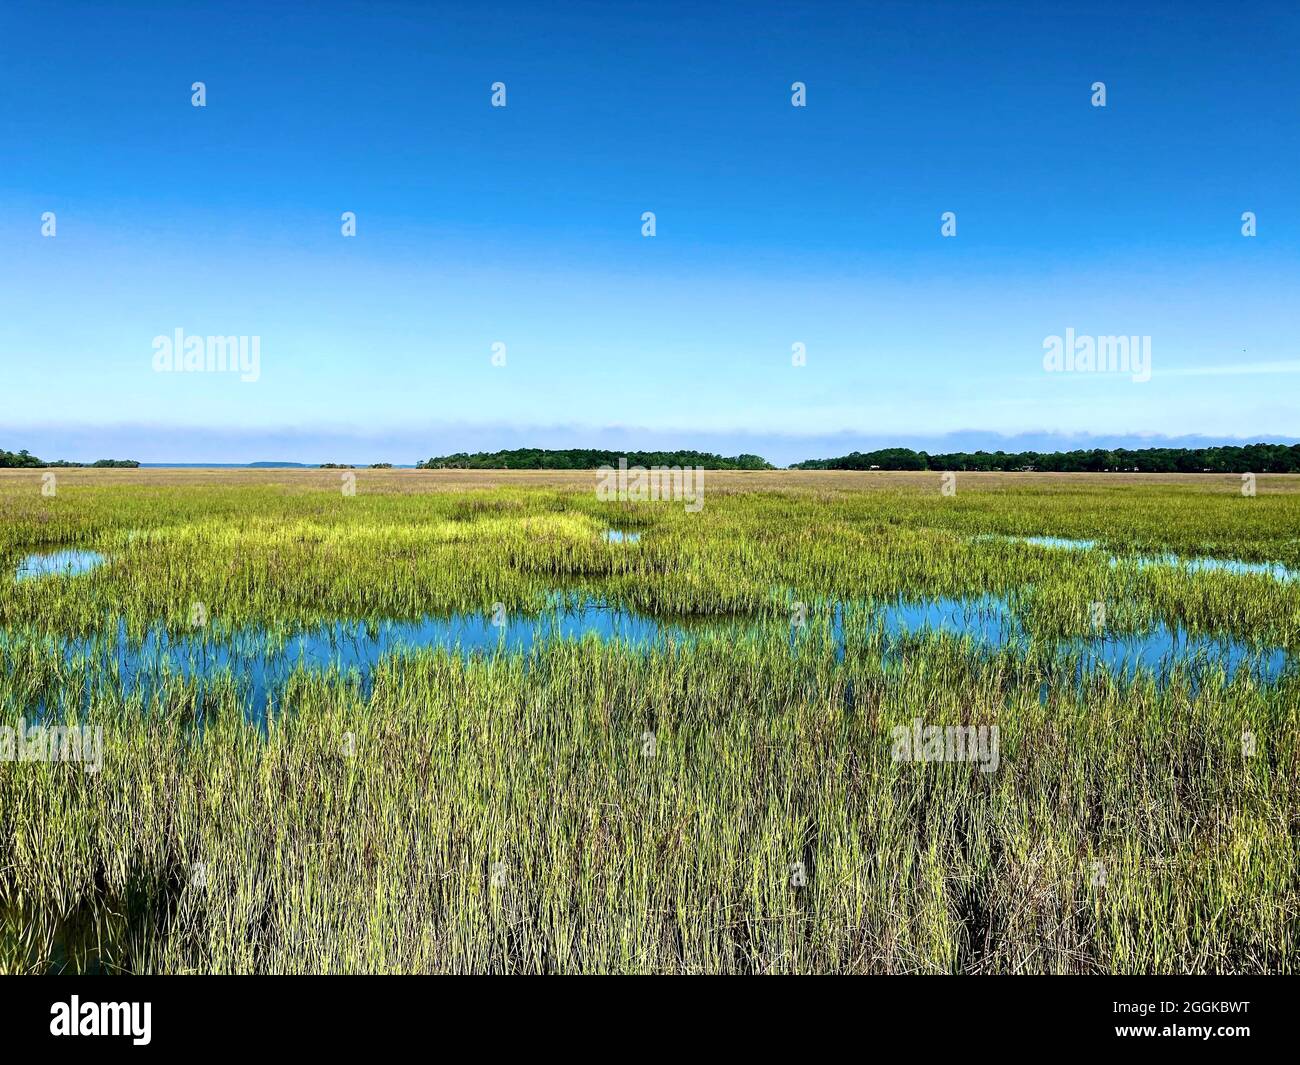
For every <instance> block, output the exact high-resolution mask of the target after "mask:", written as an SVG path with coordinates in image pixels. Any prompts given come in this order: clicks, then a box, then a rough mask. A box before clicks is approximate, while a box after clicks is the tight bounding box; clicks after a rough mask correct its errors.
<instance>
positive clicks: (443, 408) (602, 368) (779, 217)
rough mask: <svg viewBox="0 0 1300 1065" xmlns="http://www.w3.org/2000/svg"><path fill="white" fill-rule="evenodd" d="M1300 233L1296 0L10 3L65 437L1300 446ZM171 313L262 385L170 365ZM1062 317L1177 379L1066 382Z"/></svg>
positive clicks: (416, 454) (8, 191)
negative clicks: (800, 100)
mask: <svg viewBox="0 0 1300 1065" xmlns="http://www.w3.org/2000/svg"><path fill="white" fill-rule="evenodd" d="M195 81H203V82H205V84H206V86H207V106H206V107H205V108H195V107H192V106H191V102H190V96H191V89H190V86H191V83H192V82H195ZM496 81H502V82H505V83H506V86H507V93H508V97H507V98H508V106H507V107H505V108H493V107H492V106H490V96H491V89H490V86H491V85H492V83H493V82H496ZM794 81H803V82H805V83H806V84H807V107H805V108H795V107H792V106H791V105H790V86H791V83H792V82H794ZM1094 81H1104V82H1105V83H1106V86H1107V106H1106V107H1105V108H1095V107H1093V106H1091V103H1090V97H1091V88H1090V86H1091V85H1092V83H1093V82H1094ZM47 211H52V212H55V214H56V216H57V236H55V237H54V238H53V239H50V238H47V237H43V236H42V235H41V215H42V214H43V213H44V212H47ZM344 211H354V212H356V215H357V236H356V237H355V238H345V237H343V236H341V234H340V215H341V214H342V212H344ZM643 211H654V212H655V213H656V215H657V225H658V232H657V235H656V236H655V237H654V238H652V239H647V238H644V237H642V235H641V214H642V212H643ZM945 211H953V212H956V215H957V227H958V232H957V236H956V237H955V238H951V239H946V238H943V237H941V236H940V216H941V214H942V213H943V212H945ZM1243 211H1253V212H1255V213H1256V215H1257V218H1258V236H1256V237H1254V238H1246V237H1243V236H1242V235H1241V221H1240V218H1241V214H1242V212H1243ZM1298 253H1300V8H1297V6H1296V5H1295V4H1294V3H1288V4H1283V3H1277V4H1252V3H1242V4H1223V3H1216V4H1205V5H1200V4H1195V3H1167V4H1166V3H1160V4H1133V3H1123V4H1105V3H1103V4H1094V3H1088V4H1057V3H1050V4H1049V3H1043V4H1024V5H1021V4H979V3H969V2H967V3H952V4H939V3H897V4H878V3H861V4H764V3H751V4H737V5H720V6H718V5H703V4H685V5H681V6H674V5H671V4H665V3H652V4H651V3H647V4H627V3H617V4H610V3H565V4H538V3H534V4H518V5H516V4H512V3H491V4H472V5H471V4H459V3H458V4H399V3H387V4H360V3H357V4H310V5H309V4H292V5H290V4H270V3H259V4H250V5H247V6H244V5H239V4H235V3H222V4H213V5H206V4H201V3H200V4H183V5H180V4H155V5H145V4H123V5H113V9H112V10H110V9H109V8H108V7H107V6H104V5H100V4H57V3H55V4H49V3H46V4H39V5H36V4H25V3H18V4H13V3H6V4H5V5H4V7H3V8H0V380H3V388H0V447H7V448H11V449H13V448H17V447H21V446H26V447H29V448H30V449H31V450H32V451H34V452H35V453H37V454H40V455H42V456H43V457H59V456H63V457H70V458H96V457H100V456H101V455H122V456H130V457H134V458H139V459H143V460H146V461H165V460H178V461H179V460H192V461H197V460H210V461H218V462H219V461H231V462H236V461H245V460H250V459H259V458H266V459H276V458H283V459H298V460H303V461H325V460H340V461H342V460H346V461H378V460H389V461H395V462H411V461H414V460H415V459H417V458H421V457H425V456H427V455H429V454H431V453H434V452H441V451H444V450H458V449H461V448H462V447H469V448H477V447H495V446H519V445H525V444H541V445H546V446H563V445H591V446H601V445H604V444H609V445H610V446H615V447H624V446H638V445H659V444H680V445H683V446H706V447H709V448H711V449H718V450H724V451H728V452H732V451H738V450H751V451H758V452H760V453H762V454H766V455H768V457H770V458H773V459H774V460H777V461H793V460H796V459H800V458H806V457H810V456H813V455H824V454H827V453H838V452H839V451H841V450H849V449H851V448H852V447H855V446H867V445H871V444H877V443H893V442H898V443H921V444H929V445H931V446H934V445H937V444H942V443H943V442H945V441H957V442H960V443H962V444H967V445H969V444H979V443H984V444H989V445H994V446H997V445H999V444H1005V445H1008V446H1018V442H1021V441H1028V442H1029V443H1031V444H1036V445H1038V444H1042V443H1043V442H1044V441H1050V440H1060V441H1062V442H1063V446H1064V445H1066V444H1069V443H1070V442H1071V441H1075V440H1081V439H1085V437H1084V436H1081V435H1080V434H1093V435H1095V436H1097V437H1098V438H1100V439H1106V440H1129V439H1135V438H1136V434H1161V435H1168V436H1181V435H1184V434H1195V435H1197V436H1198V437H1202V438H1215V439H1220V438H1221V439H1228V438H1233V437H1250V438H1252V439H1255V438H1258V439H1280V438H1287V437H1296V436H1300V398H1298V397H1300V373H1298V372H1297V371H1300V342H1298V341H1297V337H1300V298H1298V297H1300V254H1298ZM178 328H179V329H183V330H184V331H185V332H186V333H187V334H191V335H194V334H197V335H205V334H222V335H241V334H242V335H249V336H253V335H256V336H259V337H260V338H261V377H260V379H259V380H258V381H257V382H255V383H243V382H240V381H239V380H238V379H237V377H236V376H235V375H226V376H216V375H211V374H170V375H167V374H158V373H155V372H154V370H153V366H152V357H153V348H152V343H153V338H154V337H155V336H158V335H170V334H172V333H173V332H174V331H175V330H176V329H178ZM1067 328H1073V329H1074V330H1075V331H1076V332H1077V333H1081V334H1092V335H1109V334H1122V335H1134V334H1136V335H1147V336H1150V337H1151V338H1152V341H1151V343H1152V363H1153V371H1154V372H1153V375H1152V378H1151V380H1150V381H1148V382H1146V383H1144V384H1137V383H1134V382H1133V381H1132V380H1131V379H1130V378H1129V377H1127V376H1121V375H1079V374H1074V375H1070V374H1048V373H1045V372H1044V371H1043V368H1042V357H1043V346H1042V345H1043V340H1044V338H1045V337H1047V336H1051V335H1054V334H1057V335H1059V334H1063V333H1064V332H1065V330H1066V329H1067ZM497 341H500V342H503V343H505V345H506V365H505V366H504V367H494V366H493V365H492V364H491V362H490V356H491V349H492V344H493V343H494V342H497ZM795 342H802V343H804V344H806V346H807V365H806V366H802V367H794V366H792V365H791V357H790V355H791V345H792V344H793V343H795ZM1004 436H1006V437H1009V438H1010V439H1009V440H1004V439H1003V437H1004Z"/></svg>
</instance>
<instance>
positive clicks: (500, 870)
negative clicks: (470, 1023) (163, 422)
mask: <svg viewBox="0 0 1300 1065" xmlns="http://www.w3.org/2000/svg"><path fill="white" fill-rule="evenodd" d="M446 473H452V471H446ZM1298 482H1300V479H1297V478H1282V477H1278V478H1265V477H1261V478H1260V479H1259V482H1258V493H1257V495H1256V496H1255V497H1253V498H1249V497H1244V496H1242V495H1241V493H1240V482H1239V480H1238V479H1235V478H1213V477H1210V478H1205V479H1200V478H1149V479H1142V478H1131V477H1117V478H1110V477H1107V476H1106V475H1100V476H1096V477H1088V476H1051V475H1045V476H1041V477H1037V476H1033V475H989V476H977V475H959V477H958V492H957V495H956V496H955V497H946V496H943V495H942V494H941V493H940V490H939V486H940V482H939V478H938V477H937V476H935V475H924V476H922V475H899V476H892V477H891V476H888V475H872V474H866V475H849V476H841V475H836V474H817V473H800V474H767V473H764V474H750V475H745V474H726V475H724V474H719V475H717V476H716V477H714V478H709V477H708V475H706V482H705V484H706V494H705V506H704V508H703V510H702V511H700V512H699V513H698V514H691V513H687V512H686V511H685V509H684V508H683V507H682V506H681V505H680V504H672V503H654V504H649V503H646V504H609V503H601V502H599V501H598V500H597V499H596V497H595V491H594V486H595V478H594V475H592V474H569V473H565V474H539V475H532V476H529V475H526V474H510V475H497V474H472V475H467V474H459V473H455V474H453V475H452V476H447V475H445V473H444V471H428V472H425V471H418V472H417V471H411V472H407V471H365V470H358V471H356V489H357V494H356V495H355V496H347V495H344V494H343V492H342V491H341V490H340V487H339V486H340V485H341V483H342V482H341V477H340V476H338V475H337V471H332V472H325V471H293V472H286V471H267V472H258V473H243V472H238V473H236V472H201V473H200V472H193V471H183V472H172V471H104V472H102V473H91V472H80V471H71V472H70V473H68V474H66V475H65V474H64V473H63V472H59V474H58V482H57V483H58V488H57V494H56V495H55V496H53V497H50V496H43V495H41V492H40V487H41V481H40V477H39V475H38V474H34V473H25V474H11V475H4V476H0V556H2V557H3V559H4V561H5V564H6V566H9V565H15V564H16V563H17V560H18V559H19V558H20V557H21V556H22V555H23V554H25V553H27V552H29V551H33V550H39V549H44V548H47V547H52V546H56V545H78V546H88V547H93V548H95V549H97V550H99V551H101V552H103V553H104V554H105V555H106V556H107V557H108V559H109V562H108V563H107V564H106V565H105V566H104V567H102V568H100V569H98V570H95V571H92V572H90V573H87V574H84V575H81V576H77V577H71V578H45V579H40V580H33V581H23V582H19V583H14V582H13V581H12V580H10V579H8V578H6V579H4V580H0V628H3V629H4V630H5V632H6V633H7V635H6V637H5V642H4V644H3V647H2V649H0V665H3V667H4V675H3V678H0V724H9V725H12V724H14V723H16V721H17V719H18V717H19V716H20V715H21V714H27V715H28V716H29V717H30V714H31V712H32V710H33V708H34V706H35V703H36V701H37V700H38V699H39V698H40V697H41V696H42V695H48V694H49V693H50V692H52V691H55V690H58V691H66V692H79V691H83V690H88V689H92V688H93V690H94V692H95V694H94V696H93V697H92V699H91V704H90V709H89V711H88V721H89V722H90V723H92V724H96V725H99V726H101V727H102V728H103V730H104V743H105V747H104V764H103V768H102V769H101V771H100V772H98V773H87V772H85V771H84V770H83V768H82V767H80V766H78V765H76V764H55V765H50V764H45V763H40V762H32V763H17V764H15V763H5V762H0V970H3V971H48V970H50V969H52V968H53V969H60V968H65V969H81V968H87V967H90V968H95V967H98V968H102V969H105V970H107V971H126V972H143V971H168V972H206V971H219V972H248V971H272V972H282V971H331V972H333V971H349V972H350V971H385V972H406V971H475V972H477V971H528V972H534V971H545V972H579V971H587V972H624V971H633V972H642V971H654V972H663V971H668V972H796V971H797V972H827V971H862V972H1182V971H1250V972H1261V971H1294V970H1295V969H1296V968H1297V967H1298V966H1297V953H1296V951H1297V936H1298V935H1300V894H1298V893H1297V849H1296V843H1295V836H1294V833H1295V825H1296V823H1297V819H1298V818H1300V801H1298V800H1300V784H1298V783H1297V779H1298V778H1297V773H1296V769H1297V741H1296V735H1297V732H1296V730H1297V726H1298V725H1300V721H1298V720H1297V718H1298V717H1300V685H1298V684H1297V680H1296V677H1295V674H1294V673H1293V672H1292V673H1288V674H1286V675H1284V676H1283V677H1282V678H1281V679H1280V680H1278V681H1276V682H1274V683H1265V682H1262V681H1260V680H1258V679H1257V678H1253V677H1251V676H1250V675H1249V674H1247V673H1244V672H1241V673H1237V674H1235V675H1234V676H1233V677H1231V678H1228V677H1226V676H1223V677H1215V676H1213V675H1206V674H1205V673H1204V672H1202V673H1200V674H1198V675H1197V676H1196V677H1195V678H1193V676H1192V675H1191V673H1190V672H1189V671H1184V670H1175V671H1174V673H1173V674H1172V675H1170V676H1167V677H1163V678H1160V679H1159V682H1157V679H1156V678H1152V677H1145V676H1144V677H1142V678H1140V679H1139V680H1137V681H1136V682H1131V683H1130V682H1123V681H1117V680H1115V679H1114V678H1112V677H1110V676H1109V675H1108V674H1106V673H1105V672H1103V671H1096V672H1086V673H1085V675H1084V676H1083V678H1082V681H1081V682H1078V683H1076V682H1075V678H1074V670H1073V667H1074V665H1077V663H1076V662H1073V661H1072V660H1069V659H1068V658H1067V659H1065V660H1061V659H1059V657H1056V656H1054V655H1053V654H1052V653H1051V651H1050V648H1051V647H1052V646H1053V644H1054V641H1055V640H1056V639H1057V638H1059V637H1061V636H1077V635H1083V634H1086V633H1088V632H1089V631H1090V626H1091V624H1092V622H1091V616H1090V606H1091V604H1092V603H1094V602H1098V601H1100V602H1104V603H1105V604H1106V606H1107V625H1108V627H1109V628H1110V629H1111V630H1113V631H1140V630H1141V629H1143V628H1144V627H1146V626H1148V625H1150V624H1151V623H1153V622H1154V621H1157V620H1159V621H1163V622H1164V623H1166V624H1168V625H1171V626H1181V627H1184V628H1188V629H1192V630H1196V631H1203V632H1208V633H1214V634H1226V635H1232V636H1234V637H1236V638H1238V639H1241V640H1248V641H1254V642H1258V643H1260V644H1264V645H1270V646H1283V647H1286V648H1288V649H1290V651H1291V652H1292V654H1294V653H1296V652H1297V651H1298V650H1300V588H1298V587H1297V585H1296V583H1295V582H1281V581H1276V580H1273V579H1271V578H1269V577H1264V576H1253V575H1238V574H1231V573H1204V572H1196V573H1193V572H1188V571H1185V570H1180V569H1177V568H1172V567H1160V566H1152V567H1139V566H1138V565H1136V563H1134V562H1131V561H1127V559H1130V558H1132V557H1134V556H1137V555H1139V554H1159V553H1164V552H1175V553H1178V554H1180V555H1183V556H1188V557H1192V556H1218V557H1232V558H1239V559H1244V560H1248V561H1279V562H1283V563H1285V564H1288V565H1290V566H1292V567H1300V542H1297V537H1300V493H1297V492H1296V486H1297V483H1298ZM610 526H617V527H620V528H628V529H632V528H635V529H637V530H638V531H641V532H642V534H643V535H642V538H641V540H640V541H639V542H638V543H634V544H609V543H606V542H605V541H604V539H603V537H602V533H603V531H604V530H605V529H606V528H608V527H610ZM990 535H991V536H1023V535H1054V536H1065V537H1077V538H1086V539H1092V540H1097V541H1098V542H1099V545H1100V547H1099V549H1098V550H1096V551H1081V552H1066V551H1053V550H1047V549H1043V548H1038V547H1033V546H1030V545H1026V544H1021V543H1015V542H1007V541H1004V540H999V539H977V537H981V536H990ZM1112 555H1118V556H1121V561H1120V562H1119V563H1118V564H1115V565H1112V564H1111V561H1110V559H1111V556H1112ZM557 588H559V589H566V590H571V591H573V593H574V594H575V595H580V596H597V597H601V598H604V599H606V600H609V601H612V602H615V603H619V604H622V605H625V606H628V607H632V608H636V609H639V610H642V611H646V612H650V613H663V614H669V613H671V614H677V615H680V614H686V615H696V616H703V617H711V616H723V615H725V616H732V615H736V614H741V615H753V617H754V618H755V627H754V630H753V633H752V634H751V635H750V636H748V637H745V638H739V639H738V638H736V637H735V636H734V635H723V634H711V633H710V632H709V631H708V630H705V631H704V632H703V634H702V635H701V637H700V638H699V639H697V640H694V641H692V642H691V643H690V644H689V645H684V646H664V647H658V648H653V649H646V648H630V647H625V646H622V645H619V644H616V643H615V644H607V643H602V642H600V641H598V640H596V639H594V638H589V639H587V640H584V641H581V642H568V643H555V644H548V645H546V646H543V647H539V648H537V649H536V650H535V651H534V652H532V654H531V655H528V656H523V655H518V654H515V655H511V654H500V655H488V656H475V657H472V658H470V659H468V660H465V659H464V658H462V657H460V656H457V655H455V654H453V653H448V652H442V651H438V652H431V651H423V652H419V653H414V654H406V655H401V656H398V657H394V658H390V659H388V660H386V661H385V663H384V665H383V666H382V667H381V668H380V669H379V671H378V672H377V675H376V677H375V678H374V687H373V692H372V693H371V694H370V695H369V696H368V697H363V696H362V695H361V693H360V689H359V688H357V687H356V686H355V685H354V684H352V683H350V682H349V680H348V679H347V678H344V677H339V676H337V675H329V674H326V675H320V674H310V673H302V674H299V675H297V676H295V677H294V678H293V680H292V681H291V683H290V684H289V686H288V688H287V690H286V691H285V692H284V694H283V698H282V702H281V707H280V712H279V714H278V716H277V717H275V718H274V719H272V721H271V722H270V723H269V725H266V726H262V725H259V724H252V723H249V722H248V721H247V720H246V717H245V714H244V709H243V706H242V704H241V703H240V701H239V699H238V696H237V693H236V692H235V691H234V689H233V688H232V687H222V686H221V685H218V686H217V688H216V689H215V690H214V689H212V688H209V690H208V691H207V692H206V693H205V696H204V699H205V702H204V715H203V724H202V727H201V728H200V727H199V726H198V724H197V714H196V712H195V707H196V703H197V699H198V693H197V691H196V688H195V685H194V683H193V682H187V681H184V680H181V679H177V680H176V681H175V682H174V683H172V684H170V685H169V686H168V687H167V688H166V689H165V690H164V691H163V692H162V693H161V695H160V696H159V697H158V698H156V699H154V698H150V699H149V700H148V701H146V700H145V697H144V696H142V695H139V694H133V695H124V694H123V693H122V692H121V691H120V690H117V689H115V688H114V686H113V685H111V684H110V685H108V686H103V685H98V686H96V685H94V684H92V682H93V681H94V680H95V671H96V670H97V669H99V668H100V667H99V666H98V665H95V664H93V663H92V662H90V661H86V660H81V661H69V660H67V659H65V658H64V657H63V656H62V655H61V653H60V650H59V645H58V639H59V638H61V637H65V636H70V635H82V636H86V635H91V634H95V633H111V632H115V631H116V625H117V621H118V619H125V620H126V622H127V624H128V627H129V629H130V630H131V632H132V633H134V634H135V635H140V634H142V633H143V632H144V631H146V630H147V629H148V628H149V627H150V626H152V625H154V624H156V623H158V622H159V621H161V622H163V623H165V624H167V625H168V626H169V627H171V628H173V629H174V630H177V631H181V630H186V629H187V628H188V627H189V625H190V614H191V609H192V605H193V604H194V603H195V602H201V603H203V604H204V605H205V608H206V610H207V611H208V612H209V614H210V616H211V625H212V626H213V627H214V628H215V629H217V630H218V631H222V630H234V629H238V628H241V627H246V626H249V625H258V626H264V627H267V628H271V629H275V630H277V631H282V632H286V633H287V632H292V631H293V630H294V629H295V628H298V627H301V626H304V625H306V624H309V623H311V622H313V621H317V620H320V619H326V618H338V617H346V618H366V617H402V618H412V617H419V616H422V615H425V614H435V613H439V612H443V611H450V610H466V609H468V610H480V611H486V610H489V609H490V608H491V605H492V604H493V603H495V602H501V603H505V604H507V605H508V606H509V607H510V608H511V609H512V610H514V609H541V608H542V607H543V606H544V605H545V604H546V602H547V599H548V596H549V595H551V594H552V593H553V592H554V590H555V589H557ZM982 594H992V595H999V596H1006V597H1007V598H1008V599H1009V601H1010V602H1011V603H1012V605H1013V607H1014V609H1015V610H1016V611H1017V613H1018V616H1019V617H1020V618H1021V620H1022V622H1023V624H1024V625H1025V627H1026V629H1027V631H1028V632H1029V633H1030V634H1031V636H1032V637H1033V644H1032V646H1031V648H1030V650H1029V651H1028V652H1026V651H1025V650H1024V649H1020V648H1008V649H1005V650H1003V651H1001V652H998V653H992V654H990V653H981V652H978V651H977V650H976V649H975V648H974V647H973V646H972V645H971V644H970V643H969V642H965V641H961V640H959V639H957V638H955V637H951V636H941V635H933V634H930V635H919V636H917V637H915V638H913V639H911V640H908V641H906V642H905V644H904V645H903V646H902V647H901V648H896V652H897V653H895V654H891V655H888V656H887V655H885V654H884V653H883V644H882V636H881V634H880V632H879V631H878V629H876V628H875V627H873V622H872V610H873V605H874V604H879V603H880V602H881V601H883V600H886V599H892V598H894V597H896V596H899V595H903V596H906V597H923V596H937V595H945V596H975V595H982ZM795 601H801V602H806V603H808V604H809V605H810V613H809V624H808V625H807V626H806V628H805V629H804V630H803V632H802V633H801V636H800V638H799V639H798V640H796V641H794V642H793V643H792V642H791V640H790V639H789V627H788V624H787V619H788V615H789V612H790V609H791V604H792V602H795ZM836 603H845V604H851V605H850V607H849V615H848V617H849V620H848V621H847V622H846V626H847V628H848V630H849V639H848V640H847V641H846V643H847V651H846V652H845V653H844V654H843V656H839V655H837V653H836V650H837V644H836V641H835V640H834V638H833V636H832V633H831V631H830V627H829V613H828V610H827V609H825V608H827V607H829V606H831V605H832V604H836ZM70 702H72V703H73V704H74V705H75V703H76V700H70ZM918 718H919V719H921V720H923V721H924V722H925V723H926V724H931V725H949V724H985V725H997V726H998V727H999V730H1000V760H999V766H998V769H997V770H996V771H995V772H989V773H986V772H982V771H981V769H980V767H979V765H978V764H974V763H969V762H967V763H956V764H952V763H949V764H944V763H909V762H898V761H895V760H894V759H893V757H892V743H891V735H892V730H893V728H894V727H895V726H898V725H909V724H910V723H911V722H912V721H914V720H915V719H918ZM1244 736H1249V737H1251V740H1252V743H1253V744H1254V746H1253V747H1252V748H1251V750H1252V751H1253V753H1249V754H1248V753H1246V750H1247V748H1246V745H1245V742H1244V739H1243V737H1244ZM800 871H801V872H802V875H801V876H800V875H797V874H799V873H800ZM801 881H802V882H801Z"/></svg>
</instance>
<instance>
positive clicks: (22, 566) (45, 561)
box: [14, 548, 108, 581]
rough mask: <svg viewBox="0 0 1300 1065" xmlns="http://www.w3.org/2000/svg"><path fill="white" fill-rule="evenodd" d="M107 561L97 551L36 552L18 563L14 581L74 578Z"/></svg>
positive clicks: (72, 549)
mask: <svg viewBox="0 0 1300 1065" xmlns="http://www.w3.org/2000/svg"><path fill="white" fill-rule="evenodd" d="M107 561H108V559H106V558H105V557H104V556H103V555H101V554H100V553H99V552H98V551H83V550H79V549H76V548H69V549H67V550H63V551H38V552H36V553H34V554H30V555H27V556H26V557H25V558H24V559H23V560H22V561H21V562H19V563H18V570H17V572H16V573H15V574H14V579H15V580H19V581H26V580H31V579H33V578H35V577H75V576H76V575H77V574H79V573H88V572H89V571H90V570H92V569H94V568H95V567H96V566H102V565H103V564H104V563H105V562H107Z"/></svg>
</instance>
